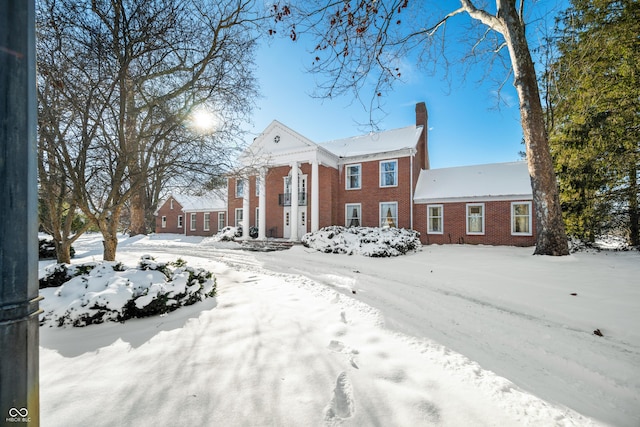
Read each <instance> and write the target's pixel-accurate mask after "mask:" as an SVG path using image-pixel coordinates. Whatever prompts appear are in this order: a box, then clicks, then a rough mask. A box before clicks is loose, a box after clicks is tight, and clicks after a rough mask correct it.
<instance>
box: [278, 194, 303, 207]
mask: <svg viewBox="0 0 640 427" xmlns="http://www.w3.org/2000/svg"><path fill="white" fill-rule="evenodd" d="M278 205H280V206H291V193H284V194H278ZM298 206H307V193H298Z"/></svg>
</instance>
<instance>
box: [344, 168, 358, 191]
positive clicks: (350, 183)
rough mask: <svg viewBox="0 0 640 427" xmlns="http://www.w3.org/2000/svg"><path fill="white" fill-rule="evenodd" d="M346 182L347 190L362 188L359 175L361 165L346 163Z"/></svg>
mask: <svg viewBox="0 0 640 427" xmlns="http://www.w3.org/2000/svg"><path fill="white" fill-rule="evenodd" d="M346 170H347V173H346V175H347V182H346V189H347V190H359V189H360V188H362V184H361V180H360V178H361V175H362V166H361V165H347V166H346Z"/></svg>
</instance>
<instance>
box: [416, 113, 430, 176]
mask: <svg viewBox="0 0 640 427" xmlns="http://www.w3.org/2000/svg"><path fill="white" fill-rule="evenodd" d="M428 121H429V114H427V106H426V105H425V103H424V102H418V103H417V104H416V127H417V126H422V135H420V142H419V143H418V153H419V154H418V156H419V157H418V158H420V159H421V160H423V161H422V162H421V167H422V168H424V169H429V139H428V136H427V132H428V129H429V128H428V126H427V124H428Z"/></svg>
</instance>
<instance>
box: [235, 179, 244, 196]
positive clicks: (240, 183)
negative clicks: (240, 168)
mask: <svg viewBox="0 0 640 427" xmlns="http://www.w3.org/2000/svg"><path fill="white" fill-rule="evenodd" d="M236 197H237V198H241V197H244V180H243V179H240V178H238V179H236Z"/></svg>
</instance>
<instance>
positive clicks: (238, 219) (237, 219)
mask: <svg viewBox="0 0 640 427" xmlns="http://www.w3.org/2000/svg"><path fill="white" fill-rule="evenodd" d="M242 215H243V211H242V208H236V212H235V217H234V220H235V224H234V225H235V226H236V227H240V225H239V223H240V222H242V221H244V218H243V217H242Z"/></svg>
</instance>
